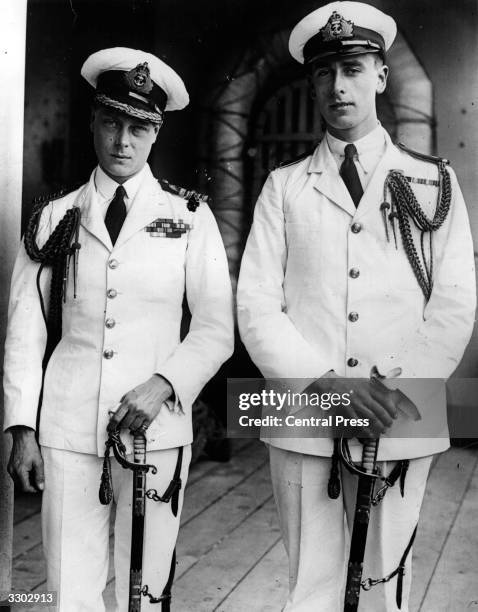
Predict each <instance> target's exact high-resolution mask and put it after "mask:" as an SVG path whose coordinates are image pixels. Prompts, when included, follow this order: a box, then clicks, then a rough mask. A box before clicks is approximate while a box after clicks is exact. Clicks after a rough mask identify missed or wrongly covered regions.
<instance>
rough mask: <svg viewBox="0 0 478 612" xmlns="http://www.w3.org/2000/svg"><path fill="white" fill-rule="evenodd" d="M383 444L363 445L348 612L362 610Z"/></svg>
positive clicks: (347, 591)
mask: <svg viewBox="0 0 478 612" xmlns="http://www.w3.org/2000/svg"><path fill="white" fill-rule="evenodd" d="M378 442H379V440H378V439H376V440H368V441H367V442H366V443H365V444H364V445H363V450H362V465H361V469H362V472H363V474H361V475H360V476H359V481H358V487H357V503H356V506H355V516H354V523H353V528H352V539H351V542H350V557H349V563H348V568H347V583H346V587H345V603H344V612H356V611H357V609H358V603H359V597H360V586H361V582H362V571H363V560H364V556H365V546H366V542H367V531H368V524H369V521H370V508H371V504H372V497H373V489H374V484H375V478H374V475H375V466H376V461H377V451H378Z"/></svg>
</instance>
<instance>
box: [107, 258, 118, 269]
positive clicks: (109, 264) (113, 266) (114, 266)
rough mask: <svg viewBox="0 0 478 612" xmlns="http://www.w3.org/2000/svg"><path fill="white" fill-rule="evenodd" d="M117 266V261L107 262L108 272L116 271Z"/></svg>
mask: <svg viewBox="0 0 478 612" xmlns="http://www.w3.org/2000/svg"><path fill="white" fill-rule="evenodd" d="M118 266H119V262H118V260H117V259H110V261H109V262H108V268H110V270H116V268H117V267H118Z"/></svg>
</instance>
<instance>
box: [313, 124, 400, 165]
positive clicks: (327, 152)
mask: <svg viewBox="0 0 478 612" xmlns="http://www.w3.org/2000/svg"><path fill="white" fill-rule="evenodd" d="M329 139H330V141H331V143H332V147H333V150H332V149H331V145H330V144H329ZM390 142H391V141H390V136H389V135H388V134H387V131H386V130H385V129H384V128H383V127H382V125H381V124H379V125H377V127H376V128H375V129H374V130H372V131H371V132H369V133H368V134H367V135H366V136H364V137H363V138H360V139H359V140H357V141H356V142H354V143H353V144H355V146H356V147H357V154H358V158H359V162H360V165H361V166H362V168H363V169H364V171H365V172H370V171H371V170H373V168H374V166H375V165H376V163H377V160H378V159H379V158H380V157H381V156H382V154H384V153H385V150H386V148H387V146H388V144H389V143H390ZM348 144H349V143H348V142H345V141H344V140H339V139H338V138H335V137H334V136H332V135H331V134H329V133H328V132H326V135H325V137H324V138H323V139H322V141H321V142H320V144H319V146H318V147H317V148H316V149H315V151H314V153H313V155H312V158H311V160H310V162H309V167H308V169H307V171H308V172H309V173H311V172H323V171H324V170H326V169H331V168H332V167H333V168H334V169H337V163H338V165H339V166H340V163H341V159H340V158H341V157H342V159H343V157H344V149H345V147H346V145H348ZM331 164H332V166H331ZM337 172H338V169H337Z"/></svg>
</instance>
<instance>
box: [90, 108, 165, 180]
mask: <svg viewBox="0 0 478 612" xmlns="http://www.w3.org/2000/svg"><path fill="white" fill-rule="evenodd" d="M158 130H159V128H158V126H156V125H154V124H152V123H149V122H148V121H142V120H141V119H135V118H134V117H130V116H129V115H124V114H123V113H120V112H118V111H116V110H114V109H109V108H104V107H98V108H96V109H95V110H94V111H93V115H92V119H91V131H92V132H93V140H94V144H95V151H96V155H97V157H98V163H99V164H100V166H101V168H102V169H103V170H104V171H105V172H106V174H107V175H108V176H110V177H111V178H112V179H113V180H115V181H116V182H118V183H124V182H125V181H127V180H128V179H129V178H131V177H132V176H134V175H135V174H136V173H138V172H139V171H140V170H141V169H142V168H143V166H144V165H145V163H146V160H147V159H148V156H149V153H150V151H151V147H152V146H153V143H154V142H155V140H156V136H157V134H158Z"/></svg>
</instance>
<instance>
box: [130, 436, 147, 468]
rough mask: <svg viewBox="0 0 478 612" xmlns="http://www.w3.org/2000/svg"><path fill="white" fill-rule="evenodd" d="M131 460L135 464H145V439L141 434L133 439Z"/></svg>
mask: <svg viewBox="0 0 478 612" xmlns="http://www.w3.org/2000/svg"><path fill="white" fill-rule="evenodd" d="M133 459H134V462H135V463H142V464H144V463H146V437H145V436H144V434H142V433H140V434H135V436H134V437H133Z"/></svg>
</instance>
